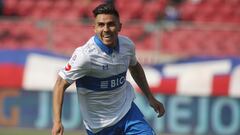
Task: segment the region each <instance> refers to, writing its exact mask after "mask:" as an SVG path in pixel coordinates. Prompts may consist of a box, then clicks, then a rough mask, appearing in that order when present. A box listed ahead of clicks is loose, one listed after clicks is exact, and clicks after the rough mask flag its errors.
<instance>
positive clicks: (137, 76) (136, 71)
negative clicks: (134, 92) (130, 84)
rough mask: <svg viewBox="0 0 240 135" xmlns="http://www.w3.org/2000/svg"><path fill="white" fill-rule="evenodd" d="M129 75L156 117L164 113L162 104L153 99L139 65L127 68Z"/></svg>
mask: <svg viewBox="0 0 240 135" xmlns="http://www.w3.org/2000/svg"><path fill="white" fill-rule="evenodd" d="M129 70H130V73H131V75H132V77H133V79H134V81H135V82H136V83H137V85H138V86H139V87H140V89H141V90H142V92H143V94H144V95H145V96H146V97H147V99H148V101H149V104H150V105H151V106H152V107H153V109H154V110H155V111H156V112H157V113H158V117H161V116H162V115H163V114H164V113H165V110H164V107H163V104H162V103H160V102H159V101H158V100H156V99H155V97H154V96H153V94H152V93H151V91H150V88H149V85H148V82H147V79H146V76H145V73H144V70H143V68H142V66H141V64H140V63H137V64H136V65H135V66H130V67H129Z"/></svg>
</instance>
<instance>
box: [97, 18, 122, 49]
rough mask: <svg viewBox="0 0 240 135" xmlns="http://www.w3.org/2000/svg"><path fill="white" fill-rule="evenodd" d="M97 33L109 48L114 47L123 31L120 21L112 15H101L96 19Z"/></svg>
mask: <svg viewBox="0 0 240 135" xmlns="http://www.w3.org/2000/svg"><path fill="white" fill-rule="evenodd" d="M94 30H95V33H96V34H97V36H98V37H99V38H100V40H101V41H102V42H103V43H104V44H105V45H107V46H109V47H114V46H115V44H116V41H117V36H118V32H120V30H121V23H120V22H119V19H118V18H117V17H115V16H114V15H111V14H99V15H97V16H96V18H95V28H94Z"/></svg>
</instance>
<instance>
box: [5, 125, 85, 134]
mask: <svg viewBox="0 0 240 135" xmlns="http://www.w3.org/2000/svg"><path fill="white" fill-rule="evenodd" d="M0 135H51V130H50V129H45V130H42V129H41V130H40V129H39V130H38V129H28V128H3V127H2V128H0ZM64 135H86V133H85V131H80V130H76V131H68V130H67V131H65V132H64Z"/></svg>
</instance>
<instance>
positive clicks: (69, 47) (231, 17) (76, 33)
mask: <svg viewBox="0 0 240 135" xmlns="http://www.w3.org/2000/svg"><path fill="white" fill-rule="evenodd" d="M101 2H103V0H81V1H79V0H3V1H2V6H1V7H2V19H0V45H1V46H0V48H38V49H47V50H51V51H54V52H57V53H61V54H66V55H69V54H71V53H72V51H73V49H74V48H76V47H77V46H79V45H81V44H82V43H84V42H85V41H86V40H87V39H88V38H89V36H91V35H92V34H93V31H92V30H91V29H89V27H92V26H91V18H92V12H91V10H92V8H93V7H95V6H96V5H98V4H99V3H101ZM114 2H115V6H116V7H117V8H118V9H119V11H120V14H121V19H122V22H123V25H124V27H123V30H122V32H121V33H120V34H124V35H127V36H129V37H130V38H131V39H132V40H133V41H134V42H135V43H136V48H137V50H144V51H158V52H160V53H161V54H162V53H165V54H170V55H185V56H198V55H206V56H219V55H220V56H236V55H237V56H239V54H240V38H239V37H240V29H239V25H240V16H239V13H240V9H239V7H240V1H239V0H209V1H208V0H150V1H147V0H132V1H131V2H129V1H127V0H115V1H114ZM126 3H127V4H126ZM169 6H170V8H169ZM172 8H175V9H174V12H178V13H179V14H178V13H177V15H179V16H177V17H176V18H175V19H174V18H171V16H168V13H167V12H169V11H167V10H169V9H170V12H172V11H173V9H172ZM216 11H217V12H216ZM170 14H171V13H170ZM169 17H170V18H169ZM173 17H174V16H173ZM164 20H167V21H166V22H165V21H164ZM169 20H170V21H171V23H169V22H168V21H169ZM173 21H174V22H173ZM172 22H173V23H172ZM222 26H224V27H222ZM83 31H84V32H83Z"/></svg>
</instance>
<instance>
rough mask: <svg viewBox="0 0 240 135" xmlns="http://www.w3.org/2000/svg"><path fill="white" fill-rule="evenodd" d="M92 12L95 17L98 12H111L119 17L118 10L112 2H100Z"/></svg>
mask: <svg viewBox="0 0 240 135" xmlns="http://www.w3.org/2000/svg"><path fill="white" fill-rule="evenodd" d="M92 12H93V14H94V17H96V16H97V15H98V14H111V15H114V16H116V17H117V18H118V19H119V13H118V11H117V10H116V9H115V7H114V5H113V4H110V3H103V4H100V5H99V6H97V7H96V8H95V9H94V10H93V11H92Z"/></svg>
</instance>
